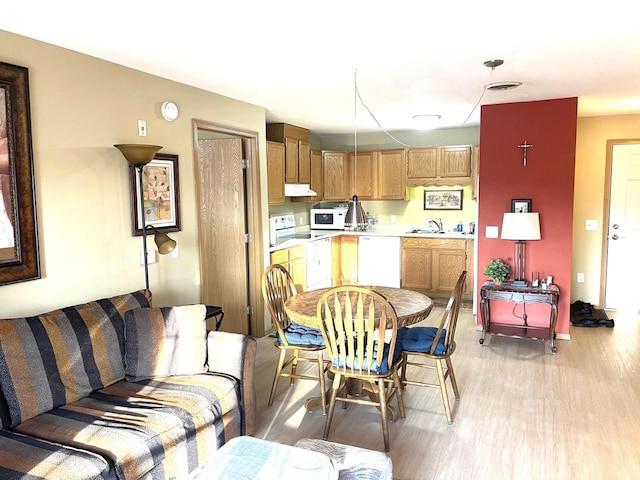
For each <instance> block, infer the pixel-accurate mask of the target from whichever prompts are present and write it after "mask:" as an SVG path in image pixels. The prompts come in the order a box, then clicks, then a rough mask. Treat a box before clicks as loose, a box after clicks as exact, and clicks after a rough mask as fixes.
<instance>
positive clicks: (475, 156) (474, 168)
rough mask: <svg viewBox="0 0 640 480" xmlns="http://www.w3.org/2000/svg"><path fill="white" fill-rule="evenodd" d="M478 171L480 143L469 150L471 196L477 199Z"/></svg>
mask: <svg viewBox="0 0 640 480" xmlns="http://www.w3.org/2000/svg"><path fill="white" fill-rule="evenodd" d="M479 171H480V145H475V146H474V147H473V149H472V150H471V198H473V199H474V200H477V199H478V172H479Z"/></svg>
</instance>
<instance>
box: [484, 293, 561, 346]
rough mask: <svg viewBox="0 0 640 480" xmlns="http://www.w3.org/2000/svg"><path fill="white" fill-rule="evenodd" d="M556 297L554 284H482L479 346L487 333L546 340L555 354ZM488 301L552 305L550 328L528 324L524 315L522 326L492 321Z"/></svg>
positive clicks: (558, 295)
mask: <svg viewBox="0 0 640 480" xmlns="http://www.w3.org/2000/svg"><path fill="white" fill-rule="evenodd" d="M559 298H560V290H559V289H558V287H557V286H556V285H551V286H549V287H547V288H541V287H530V286H527V287H516V286H513V285H512V284H511V283H510V282H505V283H503V284H502V285H495V284H494V283H493V282H491V281H487V282H484V283H483V284H482V287H481V288H480V317H481V319H482V338H480V345H483V344H484V340H485V338H486V335H487V333H490V334H492V335H505V336H509V337H519V338H536V339H539V340H549V348H550V349H551V353H556V352H557V351H558V349H557V348H556V346H555V338H556V322H557V320H558V299H559ZM491 300H502V301H504V302H513V303H524V304H527V303H547V304H549V305H551V315H550V318H549V326H548V327H547V326H532V325H529V324H528V322H527V315H526V313H525V314H524V315H523V319H522V324H508V323H498V322H492V321H491Z"/></svg>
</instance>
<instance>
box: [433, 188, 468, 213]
mask: <svg viewBox="0 0 640 480" xmlns="http://www.w3.org/2000/svg"><path fill="white" fill-rule="evenodd" d="M424 210H462V190H425V191H424Z"/></svg>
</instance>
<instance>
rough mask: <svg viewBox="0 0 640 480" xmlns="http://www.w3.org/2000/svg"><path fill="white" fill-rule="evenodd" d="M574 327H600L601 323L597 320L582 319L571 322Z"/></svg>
mask: <svg viewBox="0 0 640 480" xmlns="http://www.w3.org/2000/svg"><path fill="white" fill-rule="evenodd" d="M571 324H572V325H573V326H574V327H599V326H600V323H599V321H598V320H596V319H595V318H581V319H579V320H571Z"/></svg>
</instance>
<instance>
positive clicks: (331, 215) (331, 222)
mask: <svg viewBox="0 0 640 480" xmlns="http://www.w3.org/2000/svg"><path fill="white" fill-rule="evenodd" d="M347 210H348V208H346V207H345V208H341V207H338V208H312V209H311V212H310V214H311V230H344V220H345V218H346V217H347Z"/></svg>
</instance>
